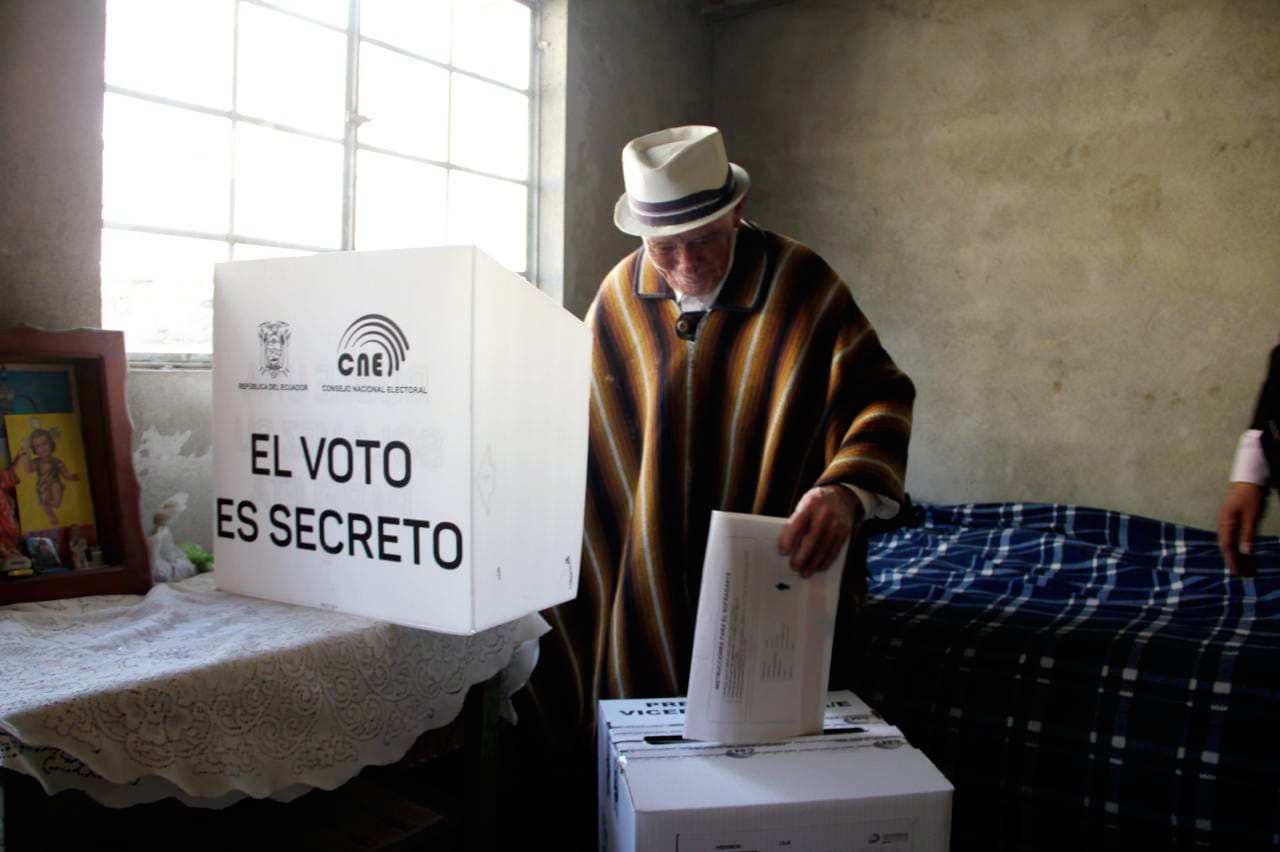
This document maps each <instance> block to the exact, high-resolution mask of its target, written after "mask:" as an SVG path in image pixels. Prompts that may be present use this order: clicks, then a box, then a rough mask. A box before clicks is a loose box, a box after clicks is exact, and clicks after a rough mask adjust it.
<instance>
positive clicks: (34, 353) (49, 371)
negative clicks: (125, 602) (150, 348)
mask: <svg viewBox="0 0 1280 852" xmlns="http://www.w3.org/2000/svg"><path fill="white" fill-rule="evenodd" d="M127 371H128V362H127V360H126V357H125V350H124V334H123V333H122V332H119V331H104V330H100V329H75V330H71V331H46V330H44V329H37V328H31V327H29V326H16V327H12V328H7V329H0V443H3V446H0V488H3V490H4V493H3V494H0V513H4V514H6V515H9V516H10V517H8V518H6V517H0V569H3V568H4V567H5V566H6V565H9V566H10V567H11V573H12V574H13V575H14V576H13V577H10V576H9V573H10V572H5V573H3V574H0V605H4V604H12V603H20V602H26V601H41V600H52V599H55V598H70V597H80V596H83V595H102V594H145V593H146V591H147V589H148V588H150V586H151V569H150V566H149V563H148V558H147V546H146V539H145V538H144V536H143V533H142V521H141V516H140V510H139V487H138V479H137V476H136V475H135V473H134V469H133V426H132V423H131V421H130V419H129V412H128V407H127V402H126V398H125V381H126V377H127ZM6 424H8V426H9V427H10V428H9V429H5V428H4V426H5V425H6ZM58 441H61V442H62V446H61V448H58V447H57V442H58ZM78 468H83V469H82V470H81V469H78ZM24 481H25V483H24ZM20 507H21V509H20ZM6 520H8V522H9V523H8V525H6V524H5V521H6ZM42 527H43V528H44V529H41V528H42ZM15 529H16V530H17V532H18V537H19V538H18V546H17V554H18V557H19V558H13V559H10V557H11V556H13V554H14V552H15V551H14V549H13V548H12V546H11V545H12V539H13V535H12V533H13V531H14V530H15ZM51 546H52V549H53V551H56V552H57V554H58V555H57V556H56V558H55V557H54V556H53V555H51V554H50V547H51ZM32 557H38V558H39V560H40V561H39V564H40V567H41V568H42V569H43V572H40V571H37V570H36V559H34V558H32ZM22 558H26V559H28V560H29V561H31V563H32V565H31V566H30V568H31V573H27V572H26V571H25V570H21V568H22V566H21V559H22Z"/></svg>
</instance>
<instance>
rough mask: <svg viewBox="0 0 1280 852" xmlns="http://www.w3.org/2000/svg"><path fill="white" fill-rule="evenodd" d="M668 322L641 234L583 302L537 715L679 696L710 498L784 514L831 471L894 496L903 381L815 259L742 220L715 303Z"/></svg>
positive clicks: (719, 505)
mask: <svg viewBox="0 0 1280 852" xmlns="http://www.w3.org/2000/svg"><path fill="white" fill-rule="evenodd" d="M681 319H682V317H681V314H680V311H679V308H678V307H677V304H676V302H675V300H674V298H673V293H672V291H671V289H670V288H669V287H668V285H667V283H666V281H665V279H664V278H663V277H662V275H661V273H660V272H659V271H658V270H657V268H656V267H655V266H654V265H653V264H652V263H651V262H650V261H649V260H648V259H647V258H646V256H645V253H644V249H643V248H641V249H638V250H637V251H636V252H635V253H634V254H632V255H630V256H629V257H627V258H626V259H624V260H623V261H622V262H621V263H619V264H618V265H617V267H615V268H614V270H613V271H612V272H611V273H610V274H609V276H608V277H607V278H606V280H605V281H604V283H603V285H602V286H601V288H600V291H599V293H598V294H597V296H596V299H595V302H594V303H593V304H592V306H591V309H590V310H589V312H588V314H587V323H588V325H590V326H591V328H592V330H593V334H594V339H595V344H594V352H593V374H594V375H593V381H592V393H591V425H590V453H589V461H588V473H587V478H588V482H587V506H586V533H585V537H584V542H583V554H582V573H581V583H580V586H579V590H578V596H577V598H576V599H575V600H573V601H571V602H569V603H567V604H564V605H562V606H560V607H558V608H556V609H554V610H552V611H550V612H549V613H548V616H549V619H550V621H551V623H552V625H553V627H554V628H555V635H554V636H551V637H548V638H547V639H545V640H544V641H543V643H542V645H543V652H542V661H541V662H540V663H539V666H538V670H537V672H536V673H535V677H534V682H533V685H534V691H535V695H536V700H537V702H538V704H540V705H544V711H545V709H546V708H545V705H547V704H549V703H551V702H554V704H556V705H562V703H563V702H566V701H567V702H569V703H570V704H571V707H562V706H561V707H559V708H558V711H557V712H556V713H555V715H556V716H557V717H558V718H560V719H561V721H568V720H569V719H572V718H575V717H576V718H577V719H578V720H579V722H580V723H583V724H586V723H589V720H590V719H591V718H592V715H593V713H594V707H595V702H596V701H597V700H598V699H601V698H614V697H657V696H670V695H683V694H684V693H685V689H686V686H687V680H688V676H689V664H690V654H691V651H692V646H693V627H694V620H695V617H696V615H697V596H698V590H699V588H700V583H701V572H702V560H703V553H704V550H705V548H706V541H707V531H708V527H709V525H710V520H711V511H712V510H713V509H721V510H725V511H733V512H750V513H755V514H763V515H774V516H788V515H790V514H791V512H792V510H793V509H794V508H795V506H796V503H797V502H798V501H799V499H800V497H801V496H802V495H803V494H804V493H805V491H807V490H808V489H810V488H812V487H813V486H815V485H820V484H829V483H848V484H851V485H856V486H859V487H861V488H865V489H867V490H868V491H870V492H873V493H876V494H881V495H884V496H886V497H890V498H894V499H901V498H902V495H903V476H904V473H905V467H906V460H907V440H908V437H909V435H910V428H911V403H912V399H913V397H914V389H913V387H912V384H911V381H910V380H909V379H908V378H907V376H906V375H905V374H904V373H902V371H900V370H899V369H898V368H897V367H896V366H895V365H894V363H893V361H891V360H890V358H889V356H888V355H887V354H886V353H885V351H884V349H883V348H882V347H881V345H880V342H879V339H878V338H877V337H876V333H875V331H874V330H873V329H872V328H871V326H870V325H869V324H868V322H867V320H866V318H865V317H864V316H863V315H862V313H861V312H860V311H859V310H858V307H857V306H856V305H855V304H854V302H853V299H852V298H851V296H850V294H849V290H848V288H847V287H846V285H845V284H844V282H843V281H841V280H840V278H839V277H838V276H837V275H836V274H835V273H834V272H833V271H832V270H831V268H830V267H829V266H827V264H826V263H825V262H824V261H823V260H822V258H820V257H818V256H817V255H816V254H814V253H813V252H812V251H811V250H810V249H808V248H806V247H805V246H803V245H801V244H799V243H797V242H795V241H793V240H790V239H787V238H786V237H782V236H779V235H777V234H772V233H768V232H765V231H762V230H759V229H758V228H756V227H755V226H753V225H751V224H750V223H744V225H743V226H742V227H741V229H740V230H739V232H738V237H737V243H736V248H735V252H734V260H733V264H732V267H731V270H730V273H729V276H728V278H727V279H726V281H725V284H724V287H723V288H722V289H721V291H720V294H719V296H718V298H717V300H716V302H715V305H714V307H713V309H712V310H711V311H710V312H708V313H707V314H706V315H705V317H703V318H701V321H700V322H699V323H697V325H696V333H694V331H693V329H692V328H691V326H690V324H689V322H688V320H690V319H692V317H684V318H683V319H684V320H685V322H683V323H681V322H680V321H681ZM685 338H691V339H685ZM858 570H859V571H860V570H861V566H858Z"/></svg>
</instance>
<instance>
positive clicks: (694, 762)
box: [598, 691, 953, 852]
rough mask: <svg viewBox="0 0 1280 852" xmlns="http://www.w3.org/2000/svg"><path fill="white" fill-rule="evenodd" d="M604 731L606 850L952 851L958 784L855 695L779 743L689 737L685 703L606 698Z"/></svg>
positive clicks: (840, 697)
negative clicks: (818, 726) (812, 727)
mask: <svg viewBox="0 0 1280 852" xmlns="http://www.w3.org/2000/svg"><path fill="white" fill-rule="evenodd" d="M599 726H600V728H599V746H598V748H599V762H600V771H599V802H600V807H599V811H600V826H599V827H600V849H601V850H607V852H658V850H662V852H719V851H720V850H738V852H748V850H753V851H756V850H758V852H766V850H787V852H800V850H803V852H864V850H865V852H878V851H879V850H888V852H908V850H909V852H932V850H940V851H941V852H945V850H946V849H948V848H949V844H950V833H951V799H952V792H953V788H952V786H951V784H950V782H948V781H947V779H946V778H945V777H943V775H942V773H940V772H939V771H938V770H937V769H936V768H935V767H934V766H933V764H932V763H930V762H929V759H928V758H927V757H925V755H924V754H923V753H922V752H920V751H919V750H918V749H915V748H913V747H912V746H911V745H910V744H909V743H907V741H906V740H905V739H904V738H903V737H902V734H901V732H900V731H898V729H897V728H895V727H893V726H891V725H887V724H885V722H884V720H883V719H881V718H879V717H878V716H877V715H875V714H874V712H873V711H872V710H871V709H870V708H868V707H867V705H866V704H864V703H863V702H862V701H861V700H860V699H859V698H858V697H857V696H855V695H854V694H853V693H851V692H848V691H838V692H832V693H830V695H829V696H828V706H827V711H826V717H825V720H824V728H825V733H824V734H823V735H820V736H812V737H797V738H795V739H791V740H785V741H781V742H777V743H769V744H765V743H758V744H755V745H752V746H731V745H725V744H719V743H701V742H691V741H687V740H683V739H682V738H681V737H680V732H681V729H682V726H683V699H654V700H645V699H635V700H623V701H602V702H600V713H599Z"/></svg>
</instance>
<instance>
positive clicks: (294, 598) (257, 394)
mask: <svg viewBox="0 0 1280 852" xmlns="http://www.w3.org/2000/svg"><path fill="white" fill-rule="evenodd" d="M590 360H591V341H590V333H589V332H588V330H587V329H586V327H585V326H584V325H583V324H582V322H581V321H580V320H578V319H577V318H575V317H574V316H573V315H571V314H570V313H569V312H567V311H566V310H564V309H563V308H562V307H561V306H560V305H558V304H556V303H555V301H554V300H552V299H551V298H549V297H548V296H546V295H545V294H544V293H542V292H541V291H539V290H538V289H537V288H535V287H534V286H533V285H532V284H530V283H529V282H527V281H525V280H524V279H523V278H521V277H520V276H518V275H516V274H514V273H512V272H509V271H507V270H506V269H504V268H502V267H501V266H499V265H498V264H497V263H496V262H495V261H493V260H492V259H490V258H489V257H488V256H487V255H485V254H484V253H483V252H482V251H479V250H478V249H475V248H472V247H469V246H467V247H442V248H422V249H404V250H395V251H379V252H341V253H333V254H317V255H311V256H305V257H291V258H281V259H274V260H255V261H243V262H235V263H224V264H219V265H218V266H217V268H216V271H215V285H214V357H213V385H214V387H213V452H214V459H213V464H214V471H215V474H214V497H215V499H214V515H215V516H214V519H213V520H214V535H215V538H214V545H215V550H214V556H215V561H214V566H215V567H214V574H215V579H216V582H217V585H218V587H219V588H221V589H225V590H227V591H231V592H237V593H240V594H245V595H252V596H256V597H262V598H268V599H272V600H278V601H286V602H291V603H298V604H305V605H308V606H314V607H322V608H327V609H333V610H340V611H342V612H348V613H354V614H359V615H365V616H370V617H373V618H379V619H383V620H386V621H391V622H396V623H399V624H405V625H410V626H415V627H424V628H429V629H433V630H441V631H446V632H450V633H471V632H475V631H478V630H482V629H485V628H488V627H491V626H494V625H496V624H500V623H503V622H506V621H510V620H512V619H514V618H518V617H520V616H523V615H526V614H528V613H530V612H534V611H537V610H540V609H543V608H545V607H548V606H552V605H554V604H557V603H560V602H562V601H565V600H569V599H570V598H572V597H573V596H574V595H575V594H576V592H577V586H578V568H579V556H580V553H581V548H582V519H583V502H584V494H585V482H586V462H587V406H588V399H589V392H590V381H591V378H590V369H591V366H590Z"/></svg>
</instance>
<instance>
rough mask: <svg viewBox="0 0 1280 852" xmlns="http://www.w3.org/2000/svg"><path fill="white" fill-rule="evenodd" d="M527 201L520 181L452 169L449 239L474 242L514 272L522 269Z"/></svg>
mask: <svg viewBox="0 0 1280 852" xmlns="http://www.w3.org/2000/svg"><path fill="white" fill-rule="evenodd" d="M527 204H528V194H527V190H526V189H525V187H524V186H522V185H521V184H518V183H511V182H510V181H505V180H497V179H495V178H488V177H484V176H482V175H473V174H469V173H468V172H460V171H451V172H449V242H450V243H451V244H454V245H466V244H472V245H477V246H479V247H480V248H482V249H484V251H485V252H486V253H488V254H489V255H490V256H491V257H492V258H493V259H494V260H496V261H498V263H501V264H502V265H503V266H505V267H507V268H508V269H510V270H512V271H513V272H524V271H525V241H526V238H525V228H526V227H527V206H526V205H527Z"/></svg>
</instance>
